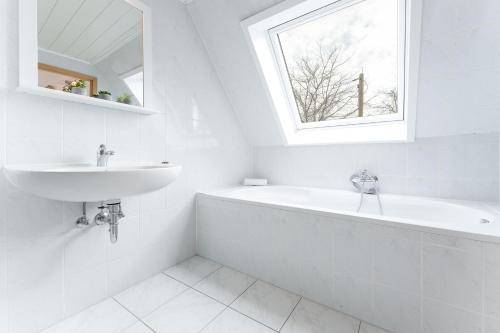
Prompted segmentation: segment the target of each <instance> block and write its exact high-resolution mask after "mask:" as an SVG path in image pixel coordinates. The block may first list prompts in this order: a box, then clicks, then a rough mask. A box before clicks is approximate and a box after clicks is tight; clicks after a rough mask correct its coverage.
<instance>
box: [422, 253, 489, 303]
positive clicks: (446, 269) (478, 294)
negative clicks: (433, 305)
mask: <svg viewBox="0 0 500 333" xmlns="http://www.w3.org/2000/svg"><path fill="white" fill-rule="evenodd" d="M482 286H483V265H482V256H481V255H480V254H479V255H477V254H473V253H469V252H465V251H460V250H454V249H452V248H444V247H440V246H432V245H424V247H423V288H424V289H423V294H424V296H425V297H431V298H434V299H438V300H441V301H443V302H446V303H448V304H452V305H455V306H458V307H462V308H465V309H469V310H471V311H476V312H480V311H482V298H483V287H482Z"/></svg>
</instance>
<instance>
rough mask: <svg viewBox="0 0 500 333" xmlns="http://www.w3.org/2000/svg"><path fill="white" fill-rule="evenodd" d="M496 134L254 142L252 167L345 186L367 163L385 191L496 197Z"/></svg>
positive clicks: (289, 178)
mask: <svg viewBox="0 0 500 333" xmlns="http://www.w3.org/2000/svg"><path fill="white" fill-rule="evenodd" d="M498 140H499V137H498V134H497V133H491V134H476V135H474V134H468V135H458V136H448V137H434V138H423V139H419V140H417V142H415V143H408V144H403V143H398V144H371V145H335V146H308V147H287V148H284V147H255V148H254V173H255V175H256V176H258V177H266V178H269V180H270V182H271V183H275V184H284V185H298V186H317V187H327V188H337V189H351V188H352V185H351V184H350V182H349V177H350V175H351V174H353V173H354V172H355V171H356V170H360V169H363V168H365V169H368V170H370V171H372V172H374V173H375V174H376V175H378V176H379V178H380V186H381V190H382V191H384V192H388V193H398V194H412V195H423V196H434V197H442V198H453V199H468V200H486V201H497V200H498V184H499V181H498V172H497V170H498V168H499V153H498V149H499V147H498Z"/></svg>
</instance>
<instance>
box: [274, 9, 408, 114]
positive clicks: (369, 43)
mask: <svg viewBox="0 0 500 333" xmlns="http://www.w3.org/2000/svg"><path fill="white" fill-rule="evenodd" d="M295 21H296V23H295V22H293V21H292V22H289V23H286V24H285V25H286V27H288V28H285V30H283V31H280V32H279V33H278V34H277V38H278V42H279V47H280V49H281V53H282V56H283V59H284V64H285V69H286V74H285V76H286V79H287V80H288V81H289V88H290V89H289V90H290V96H289V97H290V99H291V101H293V104H294V105H295V106H296V112H297V113H298V117H297V121H298V122H299V123H312V122H321V121H332V120H339V119H349V118H356V117H375V116H386V115H394V114H397V113H398V112H399V111H400V110H398V1H397V0H365V1H361V2H356V3H352V4H350V5H349V6H347V7H342V8H336V9H333V11H329V12H326V13H325V12H324V11H322V12H321V13H319V12H318V15H317V16H315V17H314V16H313V17H312V18H311V17H310V16H308V17H306V18H298V19H296V20H295ZM401 75H402V74H401Z"/></svg>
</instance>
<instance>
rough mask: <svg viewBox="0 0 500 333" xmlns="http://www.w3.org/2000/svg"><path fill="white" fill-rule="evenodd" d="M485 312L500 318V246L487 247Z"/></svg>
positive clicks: (489, 245) (488, 245) (490, 245)
mask: <svg viewBox="0 0 500 333" xmlns="http://www.w3.org/2000/svg"><path fill="white" fill-rule="evenodd" d="M485 256H486V263H485V285H484V312H485V314H486V315H490V316H494V317H496V318H500V265H499V262H500V245H498V244H486V245H485Z"/></svg>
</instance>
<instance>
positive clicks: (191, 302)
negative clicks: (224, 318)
mask: <svg viewBox="0 0 500 333" xmlns="http://www.w3.org/2000/svg"><path fill="white" fill-rule="evenodd" d="M224 308H225V306H224V305H223V304H221V303H219V302H217V301H214V300H213V299H212V298H210V297H208V296H205V295H203V294H201V293H199V292H197V291H196V290H193V289H190V290H188V291H186V292H184V293H182V294H180V295H179V296H177V297H176V298H174V299H173V300H171V301H170V302H168V303H167V304H164V305H163V306H162V307H160V308H159V309H157V310H155V311H154V312H153V313H151V314H150V315H149V316H147V317H145V318H144V322H145V323H147V324H148V326H149V327H151V328H152V329H153V330H154V331H155V332H157V333H164V332H165V333H171V332H176V333H191V332H193V333H194V332H199V331H200V330H201V329H202V328H203V327H205V326H206V325H207V324H208V323H209V322H210V321H211V320H212V319H214V318H215V317H216V316H217V315H218V314H219V313H221V312H222V311H223V310H224Z"/></svg>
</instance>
